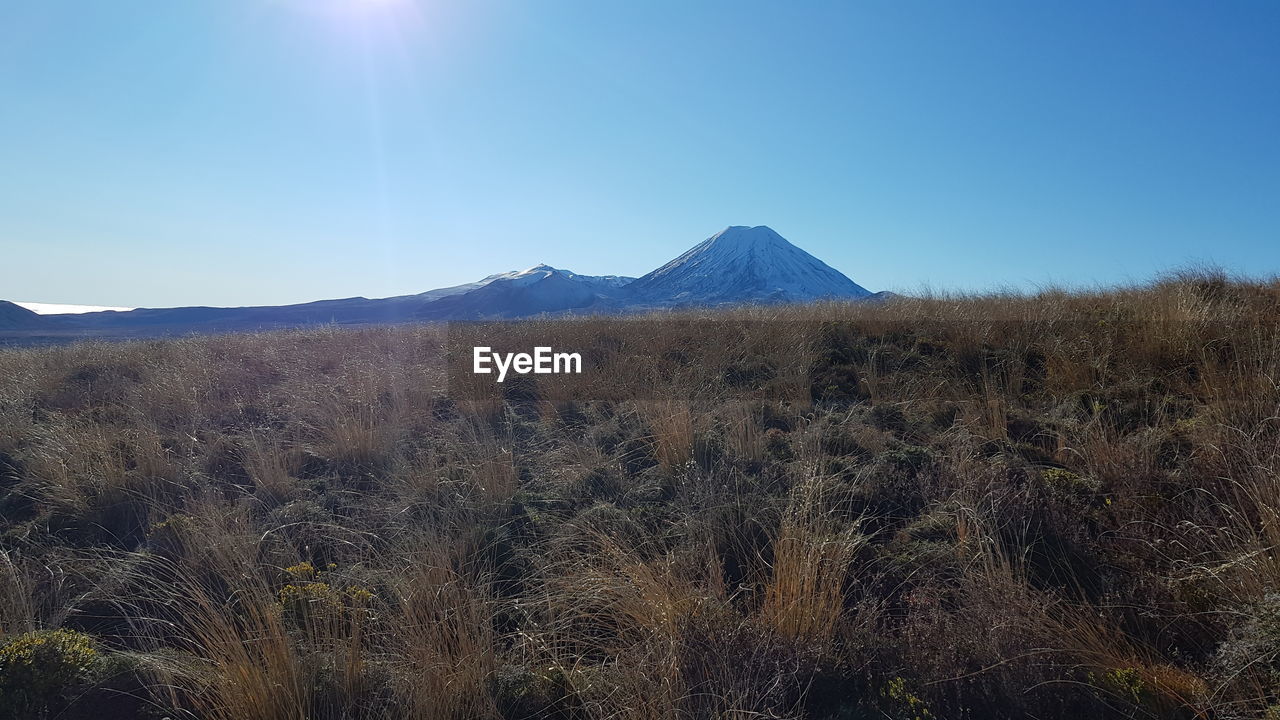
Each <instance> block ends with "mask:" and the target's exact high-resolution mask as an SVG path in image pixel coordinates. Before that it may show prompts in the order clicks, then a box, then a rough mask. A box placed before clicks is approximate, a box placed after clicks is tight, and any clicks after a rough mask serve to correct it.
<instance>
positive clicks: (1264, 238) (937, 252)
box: [0, 0, 1280, 306]
mask: <svg viewBox="0 0 1280 720" xmlns="http://www.w3.org/2000/svg"><path fill="white" fill-rule="evenodd" d="M0 106H2V108H3V109H2V111H0V247H2V248H3V257H4V258H5V263H4V264H5V266H6V267H7V269H8V270H9V272H6V273H4V275H5V277H4V279H3V281H0V297H3V298H8V299H16V300H28V301H44V302H65V303H85V304H104V305H126V306H168V305H180V304H182V305H186V304H208V305H241V304H274V303H283V302H295V301H305V300H313V299H320V298H328V297H345V296H352V295H365V296H368V297H381V296H387V295H395V294H404V293H413V292H420V291H423V290H427V289H430V288H434V287H440V286H444V285H450V284H456V283H459V282H463V281H468V280H472V279H475V278H478V277H481V276H484V275H488V274H490V273H493V272H498V271H504V270H510V269H516V268H522V267H527V266H531V265H534V264H536V263H539V262H547V263H550V264H552V265H556V266H558V267H567V268H569V269H572V270H574V271H576V272H580V273H592V274H604V273H619V274H632V275H638V274H641V273H644V272H646V271H648V270H650V269H653V268H654V267H656V266H658V265H660V264H661V263H663V262H665V261H667V260H668V259H670V258H671V257H673V256H675V255H677V254H678V253H680V252H682V251H683V250H685V249H687V248H688V247H689V246H691V245H693V244H694V243H696V242H698V241H700V240H702V239H703V238H705V237H707V236H709V235H711V234H712V233H714V232H716V231H718V230H719V229H721V228H723V227H724V226H726V225H731V224H734V225H757V224H766V225H770V226H771V227H773V228H774V229H775V230H777V231H778V232H780V233H781V234H782V235H783V236H785V237H787V238H788V239H790V240H791V241H792V242H794V243H796V244H797V245H799V246H800V247H803V248H805V249H806V250H808V251H810V252H812V253H813V254H815V255H817V256H818V257H820V258H822V259H823V260H824V261H826V262H827V263H828V264H830V265H832V266H834V267H836V268H837V269H839V270H841V271H843V272H844V273H845V274H847V275H849V276H850V277H851V278H852V279H853V280H855V281H856V282H858V283H860V284H862V285H864V286H866V287H869V288H871V289H873V290H879V289H899V290H911V289H914V288H919V287H921V286H922V285H926V284H927V285H929V286H932V287H936V288H949V289H959V290H981V289H990V288H997V287H1020V288H1029V287H1035V286H1037V285H1039V284H1044V283H1050V282H1058V283H1063V284H1071V285H1079V284H1095V283H1112V282H1126V281H1134V280H1141V279H1144V278H1149V277H1151V276H1152V275H1154V274H1155V273H1157V272H1159V271H1161V270H1165V269H1169V268H1174V267H1178V266H1183V265H1186V264H1187V263H1189V262H1193V261H1213V262H1216V263H1218V264H1220V265H1223V266H1225V267H1227V268H1229V269H1232V270H1237V271H1240V272H1246V273H1252V274H1262V275H1268V274H1272V273H1280V3H1276V2H1274V1H1273V0H1253V1H1250V0H1236V1H1233V2H1222V3H1211V2H1207V1H1195V2H1192V1H1179V2H1168V1H1160V2H1155V1H1152V2H1132V1H1128V0H1097V1H1091V2H1066V1H1065V0H1046V1H1045V2H1034V3H1032V2H1024V1H1022V0H1018V1H1016V2H1013V1H1011V2H995V1H988V0H981V1H974V2H911V1H903V0H883V1H876V2H855V1H852V0H842V1H839V2H817V1H814V2H807V1H805V2H794V3H793V2H751V1H744V0H733V1H732V2H730V1H727V0H723V1H722V0H698V1H696V2H690V0H645V2H600V1H598V0H577V1H573V2H570V1H568V0H537V1H536V2H533V1H529V2H524V1H517V0H504V1H495V0H183V1H182V2H173V1H171V0H170V1H166V0H147V1H143V0H112V2H85V1H84V0H14V1H12V2H5V3H3V5H0Z"/></svg>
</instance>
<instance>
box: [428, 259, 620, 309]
mask: <svg viewBox="0 0 1280 720" xmlns="http://www.w3.org/2000/svg"><path fill="white" fill-rule="evenodd" d="M633 280H634V278H629V277H621V276H617V275H605V276H596V275H579V274H577V273H574V272H570V271H568V270H560V269H557V268H553V267H551V266H550V265H535V266H533V267H531V268H529V269H527V270H519V271H512V272H507V273H498V274H496V275H490V276H489V277H487V278H485V279H484V280H481V281H480V283H479V287H476V288H474V289H471V290H467V291H466V292H462V293H456V294H451V295H449V296H446V297H442V298H439V299H433V301H432V302H430V303H428V304H427V305H426V306H424V307H423V308H422V310H420V311H419V312H418V313H417V315H418V317H421V318H440V319H446V318H447V319H463V318H511V317H521V316H525V315H537V314H539V313H554V312H562V311H569V310H582V309H584V308H589V307H592V306H596V305H600V306H601V307H602V308H603V306H604V304H605V303H606V302H608V301H611V300H613V299H615V298H616V297H617V296H619V295H620V294H621V288H623V287H624V286H626V285H629V284H630V283H631V282H633Z"/></svg>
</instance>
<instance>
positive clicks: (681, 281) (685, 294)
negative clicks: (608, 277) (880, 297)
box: [627, 225, 871, 305]
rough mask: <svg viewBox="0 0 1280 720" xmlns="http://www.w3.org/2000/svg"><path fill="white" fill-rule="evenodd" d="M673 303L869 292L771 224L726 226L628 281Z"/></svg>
mask: <svg viewBox="0 0 1280 720" xmlns="http://www.w3.org/2000/svg"><path fill="white" fill-rule="evenodd" d="M627 289H628V290H631V291H633V292H634V293H636V294H637V295H639V296H642V297H644V298H646V299H648V300H649V301H651V302H665V303H672V304H678V305H695V304H722V303H740V302H805V301H810V300H817V299H820V298H852V299H857V298H864V297H867V296H869V295H871V293H870V292H869V291H868V290H867V289H866V288H864V287H862V286H861V285H858V284H857V283H855V282H853V281H852V280H850V279H849V278H847V277H845V276H844V275H843V274H841V273H840V272H839V271H837V270H835V269H833V268H832V267H830V266H829V265H827V264H826V263H824V262H822V261H821V260H819V259H817V258H816V257H814V256H812V255H810V254H809V253H807V252H805V251H804V250H801V249H800V248H798V247H796V246H795V245H792V244H791V243H789V242H787V241H786V240H785V239H784V238H783V237H782V236H781V235H779V234H778V233H776V232H774V231H773V230H771V229H770V228H768V227H766V226H764V225H760V226H758V227H743V226H739V225H735V226H732V227H728V228H725V229H724V230H721V231H720V232H718V233H716V234H715V235H712V236H711V237H709V238H707V239H706V240H704V241H703V242H701V243H699V244H697V245H695V246H694V247H693V248H692V249H690V250H689V251H688V252H686V253H685V254H683V255H681V256H680V257H678V258H676V259H674V260H672V261H671V262H669V263H667V264H666V265H663V266H662V267H660V268H658V269H657V270H654V271H653V272H651V273H649V274H648V275H645V276H644V277H642V278H640V279H639V280H636V281H635V282H634V283H632V284H631V285H629V286H627Z"/></svg>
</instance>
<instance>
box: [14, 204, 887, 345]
mask: <svg viewBox="0 0 1280 720" xmlns="http://www.w3.org/2000/svg"><path fill="white" fill-rule="evenodd" d="M819 299H834V300H876V299H883V295H882V294H879V293H877V294H873V293H871V292H870V291H868V290H867V289H866V288H863V287H862V286H861V285H858V284H857V283H855V282H853V281H852V280H850V279H849V278H848V277H846V276H845V275H844V274H842V273H840V272H839V271H838V270H835V269H834V268H832V267H831V266H829V265H827V264H826V263H824V262H822V261H821V260H819V259H818V258H816V257H814V256H813V255H810V254H809V253H807V252H805V251H804V250H802V249H800V248H799V247H796V246H795V245H793V244H791V243H790V242H789V241H787V240H786V239H785V238H783V237H782V236H781V235H779V234H778V233H776V232H774V231H773V230H772V229H771V228H769V227H767V226H764V225H760V226H756V227H748V226H742V225H731V226H729V227H727V228H725V229H724V230H721V231H720V232H718V233H716V234H714V235H712V236H711V237H709V238H707V239H706V240H703V241H702V242H700V243H698V244H697V245H694V246H693V247H692V248H690V249H689V250H687V251H686V252H684V253H682V254H681V255H679V256H677V257H676V258H673V259H672V260H670V261H668V262H667V263H664V264H663V265H661V266H660V267H658V268H656V269H654V270H653V271H651V272H649V273H646V274H645V275H643V276H641V277H640V278H631V277H626V276H620V275H581V274H578V273H575V272H573V271H570V270H565V269H562V268H557V267H554V266H552V265H548V264H538V265H534V266H533V267H529V268H525V269H524V270H512V271H508V272H501V273H494V274H492V275H489V276H486V277H484V278H481V279H480V280H477V281H474V282H470V283H462V284H459V285H454V286H450V287H444V288H436V289H433V290H427V291H426V292H422V293H418V294H414V295H399V296H395V297H388V298H378V299H369V298H364V297H353V298H343V299H333V300H317V301H313V302H308V303H297V304H292V305H263V306H245V307H234V308H219V307H177V308H138V309H135V310H130V311H124V312H120V311H104V312H90V313H82V314H76V315H69V314H68V315H37V314H35V313H33V312H31V311H29V310H26V309H25V308H21V307H19V306H17V305H14V304H12V303H5V304H4V305H0V339H8V340H10V341H12V340H14V339H15V336H16V339H17V340H21V339H22V338H23V337H27V338H32V337H42V336H45V335H47V336H49V337H52V338H58V337H63V336H66V337H71V338H73V339H74V338H76V337H147V336H155V335H175V334H187V333H193V332H231V331H253V330H270V329H279V328H290V327H302V326H307V325H318V324H340V325H361V324H383V323H404V322H427V321H456V320H463V321H466V320H485V319H504V320H505V319H516V318H522V317H532V316H538V315H574V314H591V313H599V314H613V313H625V312H642V311H645V310H655V309H663V308H681V307H697V306H724V305H735V304H737V305H746V304H779V303H798V302H812V301H814V300H819ZM0 302H2V301H0ZM7 306H12V307H11V308H10V307H7ZM19 311H20V312H19ZM6 336H7V337H6Z"/></svg>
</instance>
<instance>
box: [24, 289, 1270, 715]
mask: <svg viewBox="0 0 1280 720" xmlns="http://www.w3.org/2000/svg"><path fill="white" fill-rule="evenodd" d="M667 330H669V331H667ZM1278 331H1280V283H1275V282H1272V283H1262V282H1245V281H1235V280H1231V279H1227V278H1224V277H1220V276H1217V275H1215V274H1213V273H1190V274H1185V275H1182V276H1178V277H1173V278H1169V279H1166V280H1163V281H1160V282H1157V283H1155V284H1152V285H1150V286H1146V287H1141V288H1133V289H1121V290H1109V291H1105V292H1104V291H1098V292H1083V293H1066V292H1054V291H1045V292H1042V293H1039V294H1036V295H1033V296H1025V297H1024V296H1012V295H1011V296H981V297H962V298H947V297H935V298H923V299H902V300H898V301H895V302H891V303H888V304H884V305H841V306H837V305H831V306H812V307H800V308H781V309H778V308H774V309H757V310H742V311H735V312H732V313H721V314H718V315H713V314H709V313H704V314H698V315H683V314H677V315H670V316H662V317H647V318H643V319H641V320H635V319H630V318H586V319H567V320H556V321H531V322H522V323H512V324H509V325H502V326H494V325H491V326H478V327H470V328H461V329H458V328H454V329H446V328H444V327H437V326H421V327H393V328H375V329H328V328H326V329H318V330H308V331H298V332H278V333H266V334H256V335H254V334H249V335H222V336H209V337H198V338H190V339H175V340H164V341H137V342H127V343H79V344H75V345H71V346H67V347H60V348H41V349H17V350H6V351H3V352H0V717H3V718H94V720H115V719H117V718H134V717H153V718H166V717H167V718H173V719H174V720H178V719H184V718H199V719H201V720H204V719H208V720H305V719H309V718H316V719H323V720H337V719H339V718H352V719H356V718H359V719H365V718H367V719H370V720H375V719H376V720H382V719H387V720H391V719H399V718H405V719H408V718H427V719H435V718H440V719H444V720H448V719H458V720H461V719H464V718H478V719H482V720H483V719H497V718H507V719H511V720H516V719H520V718H530V719H534V718H547V719H551V718H560V719H569V718H573V719H582V720H615V719H616V720H650V719H651V720H660V719H667V718H726V719H728V718H733V719H741V720H747V719H751V718H843V719H848V720H852V719H854V718H865V719H867V720H870V719H872V718H889V719H892V720H931V719H936V720H943V719H951V718H973V719H975V720H976V719H982V718H1024V717H1027V718H1040V719H1048V718H1084V717H1089V718H1218V719H1222V720H1225V719H1228V718H1276V717H1280V556H1278V555H1277V545H1278V544H1280V474H1278V473H1280V332H1278ZM450 333H454V334H455V335H454V337H453V338H452V339H451V338H450ZM467 333H471V334H472V335H474V336H475V337H477V338H482V337H494V336H499V335H500V336H501V337H503V338H504V339H505V340H506V341H509V342H512V343H513V344H519V343H520V342H523V341H524V340H526V339H528V340H529V341H530V342H532V341H533V340H534V339H536V338H538V337H541V336H542V334H545V333H554V334H555V335H556V337H557V338H559V340H558V341H557V345H561V344H563V345H564V346H565V347H566V348H567V349H573V350H577V351H580V352H582V353H583V354H584V356H586V357H587V358H589V360H590V362H589V363H588V364H589V365H590V366H591V367H592V368H593V369H594V370H595V371H594V372H587V373H584V374H583V375H580V376H554V377H552V376H540V377H538V378H537V379H536V381H534V382H511V381H508V383H506V384H504V386H503V387H502V389H501V392H498V393H494V392H486V391H484V389H483V388H467V387H462V382H461V381H460V380H459V379H458V378H457V377H454V378H452V379H451V377H450V373H449V372H448V371H447V368H446V365H445V361H444V360H445V359H444V355H445V353H446V352H447V351H448V350H449V349H450V348H454V349H456V348H457V347H458V346H459V343H460V338H465V337H468V335H467ZM451 380H452V381H451Z"/></svg>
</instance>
